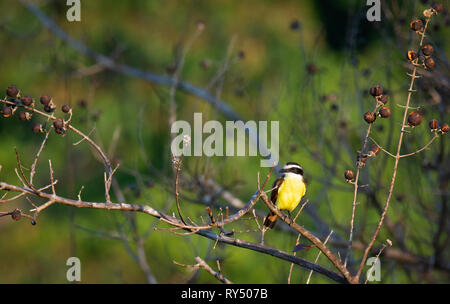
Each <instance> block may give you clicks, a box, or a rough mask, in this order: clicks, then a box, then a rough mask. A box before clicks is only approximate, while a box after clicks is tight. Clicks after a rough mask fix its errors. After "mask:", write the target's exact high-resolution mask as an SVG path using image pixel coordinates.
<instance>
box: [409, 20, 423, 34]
mask: <svg viewBox="0 0 450 304" xmlns="http://www.w3.org/2000/svg"><path fill="white" fill-rule="evenodd" d="M409 27H410V28H411V29H412V30H413V31H416V32H417V31H422V30H423V22H422V20H420V19H416V20H413V21H411V23H410V24H409Z"/></svg>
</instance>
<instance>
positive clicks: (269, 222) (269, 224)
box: [263, 211, 278, 229]
mask: <svg viewBox="0 0 450 304" xmlns="http://www.w3.org/2000/svg"><path fill="white" fill-rule="evenodd" d="M277 218H278V215H276V214H275V213H274V212H272V211H270V212H269V214H267V216H266V218H265V219H264V224H263V226H264V229H271V228H273V226H275V222H276V221H277Z"/></svg>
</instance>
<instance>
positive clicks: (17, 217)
mask: <svg viewBox="0 0 450 304" xmlns="http://www.w3.org/2000/svg"><path fill="white" fill-rule="evenodd" d="M11 218H12V219H13V220H15V221H19V220H20V219H21V218H22V212H20V210H19V209H16V210H14V211H13V212H11Z"/></svg>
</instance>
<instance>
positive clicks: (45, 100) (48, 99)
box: [40, 94, 52, 106]
mask: <svg viewBox="0 0 450 304" xmlns="http://www.w3.org/2000/svg"><path fill="white" fill-rule="evenodd" d="M40 101H41V103H42V104H43V105H44V106H45V105H49V104H50V102H51V101H52V97H51V96H49V95H47V94H44V95H42V96H41V98H40Z"/></svg>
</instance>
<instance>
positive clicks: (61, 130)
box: [55, 128, 66, 135]
mask: <svg viewBox="0 0 450 304" xmlns="http://www.w3.org/2000/svg"><path fill="white" fill-rule="evenodd" d="M55 132H56V133H57V134H60V135H64V134H66V129H64V128H55Z"/></svg>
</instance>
